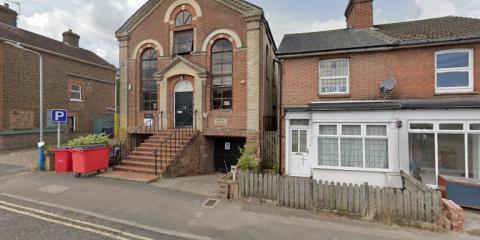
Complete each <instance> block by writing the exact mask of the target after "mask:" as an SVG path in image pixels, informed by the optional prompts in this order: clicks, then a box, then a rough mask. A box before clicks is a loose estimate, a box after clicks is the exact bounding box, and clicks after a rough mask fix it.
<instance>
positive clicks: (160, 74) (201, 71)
mask: <svg viewBox="0 0 480 240" xmlns="http://www.w3.org/2000/svg"><path fill="white" fill-rule="evenodd" d="M179 63H184V64H186V65H187V66H189V67H191V68H192V69H193V70H195V71H196V72H197V74H198V75H199V76H200V77H202V76H206V75H207V74H208V71H207V70H206V69H205V68H203V67H201V66H199V65H197V64H195V63H193V62H191V61H189V60H188V59H186V58H184V57H182V56H176V57H175V58H174V59H173V60H172V61H170V62H169V63H168V64H167V65H165V66H163V67H162V68H161V69H160V70H159V71H158V72H157V73H155V74H154V75H153V76H154V78H156V79H159V80H162V79H163V76H164V75H165V73H167V72H168V71H169V70H170V69H172V68H173V67H175V66H176V65H177V64H179Z"/></svg>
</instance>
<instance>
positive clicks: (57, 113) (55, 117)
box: [50, 109, 68, 148]
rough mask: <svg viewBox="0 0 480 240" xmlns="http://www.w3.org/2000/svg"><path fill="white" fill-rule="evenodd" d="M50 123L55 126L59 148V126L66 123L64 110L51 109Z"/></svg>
mask: <svg viewBox="0 0 480 240" xmlns="http://www.w3.org/2000/svg"><path fill="white" fill-rule="evenodd" d="M50 114H51V116H50V121H51V122H52V123H56V124H57V147H59V148H60V146H61V141H60V126H61V125H62V124H66V123H67V122H68V111H67V110H65V109H52V110H51V112H50Z"/></svg>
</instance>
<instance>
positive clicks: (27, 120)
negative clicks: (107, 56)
mask: <svg viewBox="0 0 480 240" xmlns="http://www.w3.org/2000/svg"><path fill="white" fill-rule="evenodd" d="M0 53H1V54H0V90H1V91H0V99H1V101H0V110H1V111H0V138H10V139H17V138H18V139H22V140H21V141H18V142H16V144H15V145H12V144H0V150H8V149H11V148H23V147H35V146H36V142H38V130H36V129H38V126H39V113H38V109H39V107H38V104H39V100H38V99H39V90H38V89H39V88H38V84H39V81H38V79H39V75H38V73H39V69H38V57H37V56H36V55H33V54H31V53H27V52H25V51H22V50H19V49H16V48H14V47H12V46H10V45H7V44H4V43H0ZM42 55H43V59H44V81H45V82H44V109H45V115H44V122H45V126H46V122H47V113H46V111H47V109H54V108H64V109H67V110H68V111H69V113H70V117H72V116H76V118H77V119H76V123H77V124H76V130H77V132H76V133H75V135H77V134H88V133H91V132H92V131H93V121H94V120H95V119H98V118H101V117H104V116H106V115H110V116H111V115H112V114H113V113H112V111H111V110H108V109H113V108H114V107H115V100H114V94H115V84H114V83H115V72H116V71H115V69H113V68H106V67H102V66H98V65H94V64H89V63H85V62H80V61H75V60H71V59H67V58H64V57H59V56H57V55H54V54H51V53H46V52H42ZM6 66H8V67H6ZM71 83H77V84H81V85H82V102H72V101H70V88H69V87H70V85H71ZM26 130H28V131H30V132H32V133H24V132H25V131H26ZM2 131H8V135H5V136H2V135H1V132H2ZM12 131H13V132H15V131H19V134H20V135H22V136H21V137H15V136H13V137H12ZM28 131H27V132H28ZM67 132H68V130H67ZM72 136H73V135H72ZM67 137H68V136H67ZM46 140H47V143H48V144H54V143H55V141H54V140H56V139H55V138H54V137H52V138H50V137H48V136H47V139H46Z"/></svg>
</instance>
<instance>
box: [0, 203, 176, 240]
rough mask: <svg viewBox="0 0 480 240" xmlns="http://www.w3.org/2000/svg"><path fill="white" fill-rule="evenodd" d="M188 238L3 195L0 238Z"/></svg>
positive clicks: (61, 239)
mask: <svg viewBox="0 0 480 240" xmlns="http://www.w3.org/2000/svg"><path fill="white" fill-rule="evenodd" d="M4 239H5V240H14V239H19V240H24V239H29V240H47V239H48V240H63V239H65V240H67V239H68V240H70V239H75V240H83V239H85V240H87V239H88V240H91V239H95V240H97V239H98V240H107V239H118V240H152V239H162V240H163V239H166V240H169V239H172V240H176V239H184V238H179V237H175V236H170V235H166V234H161V233H157V232H151V231H148V230H145V229H140V228H136V227H133V226H128V225H123V224H119V223H116V222H111V221H107V220H103V219H97V218H94V217H92V216H87V215H82V214H79V213H74V212H69V211H66V210H61V209H56V208H52V207H45V206H41V205H35V204H33V203H27V202H21V201H18V200H12V199H8V198H5V197H1V198H0V240H4Z"/></svg>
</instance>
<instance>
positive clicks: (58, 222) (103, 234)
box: [0, 206, 129, 240]
mask: <svg viewBox="0 0 480 240" xmlns="http://www.w3.org/2000/svg"><path fill="white" fill-rule="evenodd" d="M0 209H3V210H6V211H9V212H13V213H18V214H21V215H25V216H28V217H32V218H36V219H40V220H43V221H46V222H51V223H56V224H59V225H64V226H67V227H71V228H75V229H78V230H81V231H85V232H90V233H95V234H98V235H102V236H105V237H109V238H113V239H118V240H129V239H127V238H123V237H120V236H115V235H113V234H111V233H105V232H101V231H97V230H95V229H92V228H87V227H81V226H78V225H74V224H70V223H64V222H60V221H57V220H53V219H50V218H46V217H42V216H39V215H36V214H33V213H29V212H24V211H20V210H17V209H14V208H10V207H5V206H0Z"/></svg>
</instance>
